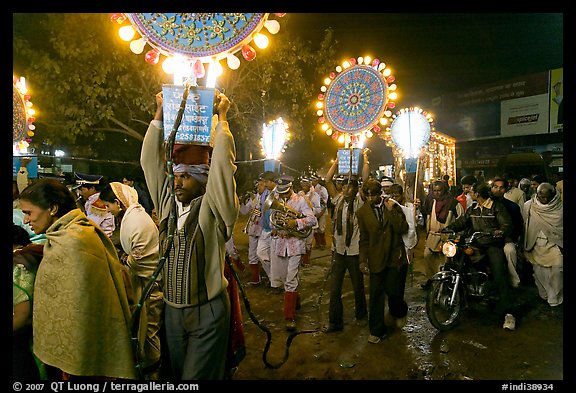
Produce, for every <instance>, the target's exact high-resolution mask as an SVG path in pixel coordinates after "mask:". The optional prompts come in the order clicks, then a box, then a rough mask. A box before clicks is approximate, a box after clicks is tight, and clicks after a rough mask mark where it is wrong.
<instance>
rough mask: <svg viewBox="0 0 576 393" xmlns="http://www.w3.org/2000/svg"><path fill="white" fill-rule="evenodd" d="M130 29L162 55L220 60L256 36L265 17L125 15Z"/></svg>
mask: <svg viewBox="0 0 576 393" xmlns="http://www.w3.org/2000/svg"><path fill="white" fill-rule="evenodd" d="M125 15H126V16H127V17H128V19H129V21H130V23H132V26H133V27H134V28H135V29H136V30H138V32H139V33H140V35H142V36H143V37H146V39H147V41H148V43H149V44H150V45H151V46H152V47H154V48H156V49H158V50H159V51H160V52H161V53H162V54H164V55H182V56H184V57H190V58H205V57H215V58H223V57H225V56H226V54H228V53H235V52H237V51H238V50H240V49H241V48H242V46H243V45H244V44H247V43H248V42H249V41H250V40H251V39H252V35H253V33H255V32H258V31H259V30H260V29H261V28H262V26H263V25H264V22H266V19H267V17H268V14H264V13H223V14H218V13H166V14H163V13H137V14H135V13H132V14H131V13H127V14H125Z"/></svg>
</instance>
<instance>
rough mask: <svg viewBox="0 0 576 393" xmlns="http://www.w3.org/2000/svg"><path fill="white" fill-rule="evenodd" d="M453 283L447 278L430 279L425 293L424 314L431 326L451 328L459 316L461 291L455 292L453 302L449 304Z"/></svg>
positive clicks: (442, 328)
mask: <svg viewBox="0 0 576 393" xmlns="http://www.w3.org/2000/svg"><path fill="white" fill-rule="evenodd" d="M453 288H454V283H452V282H451V281H449V280H444V281H432V284H431V285H430V288H429V289H428V293H427V295H426V315H428V320H430V323H431V324H432V326H434V327H435V328H436V329H438V330H441V331H446V330H450V329H452V328H453V327H454V326H455V325H456V324H457V323H458V319H459V317H460V311H461V310H462V294H461V291H457V292H456V297H455V299H454V303H453V304H452V305H450V298H451V296H452V290H453Z"/></svg>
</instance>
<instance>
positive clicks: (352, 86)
mask: <svg viewBox="0 0 576 393" xmlns="http://www.w3.org/2000/svg"><path fill="white" fill-rule="evenodd" d="M336 71H337V73H334V72H332V73H330V75H329V77H327V78H326V79H325V81H324V85H323V86H322V87H321V89H320V90H321V93H320V94H319V95H318V102H317V103H316V108H317V112H316V114H317V115H318V123H320V127H321V129H322V131H324V132H325V133H326V134H327V135H329V136H331V137H332V138H333V139H334V140H339V141H341V140H344V139H345V138H342V135H343V134H349V135H350V141H351V142H352V143H355V142H357V141H359V140H360V139H362V138H366V137H367V138H369V137H371V136H372V135H373V134H374V133H379V132H380V131H381V129H382V126H385V125H386V124H387V123H388V119H387V118H389V117H390V116H391V114H392V113H391V112H390V110H389V108H394V106H395V103H394V102H392V100H393V99H396V96H397V93H396V92H395V90H396V85H395V84H392V85H390V83H392V82H394V80H395V77H394V76H392V75H391V71H390V69H388V68H386V64H385V63H382V62H380V60H379V59H374V60H372V61H371V59H370V58H368V57H359V58H358V59H355V58H351V59H349V60H347V61H345V62H344V63H343V65H342V66H338V67H336Z"/></svg>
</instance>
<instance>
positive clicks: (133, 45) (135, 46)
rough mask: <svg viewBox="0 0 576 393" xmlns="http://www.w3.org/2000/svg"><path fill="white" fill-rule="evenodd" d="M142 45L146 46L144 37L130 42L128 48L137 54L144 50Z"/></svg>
mask: <svg viewBox="0 0 576 393" xmlns="http://www.w3.org/2000/svg"><path fill="white" fill-rule="evenodd" d="M144 46H146V40H145V39H144V38H139V39H137V40H134V41H132V42H130V50H131V51H132V52H133V53H135V54H137V55H139V54H140V53H142V52H143V51H144Z"/></svg>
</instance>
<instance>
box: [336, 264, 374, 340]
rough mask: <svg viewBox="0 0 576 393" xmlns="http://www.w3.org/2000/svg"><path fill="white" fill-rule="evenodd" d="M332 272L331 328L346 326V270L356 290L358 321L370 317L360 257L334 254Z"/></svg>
mask: <svg viewBox="0 0 576 393" xmlns="http://www.w3.org/2000/svg"><path fill="white" fill-rule="evenodd" d="M331 269H332V272H331V285H332V287H331V289H330V309H329V311H328V320H329V322H330V326H333V327H335V328H337V329H341V328H342V327H343V326H344V307H343V305H342V284H343V283H344V276H345V275H346V270H348V273H349V274H350V280H351V281H352V288H353V289H354V310H355V315H356V319H357V320H360V319H365V318H366V316H367V315H368V310H367V306H366V292H365V290H364V275H363V274H362V271H361V270H360V262H359V259H358V255H341V254H338V253H335V254H334V260H333V261H332V267H331Z"/></svg>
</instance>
